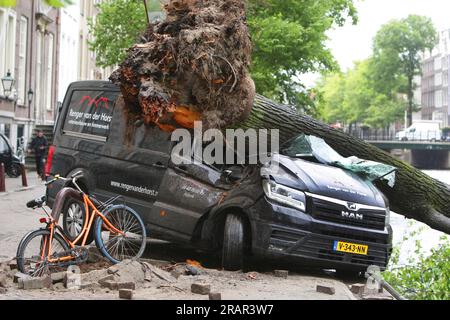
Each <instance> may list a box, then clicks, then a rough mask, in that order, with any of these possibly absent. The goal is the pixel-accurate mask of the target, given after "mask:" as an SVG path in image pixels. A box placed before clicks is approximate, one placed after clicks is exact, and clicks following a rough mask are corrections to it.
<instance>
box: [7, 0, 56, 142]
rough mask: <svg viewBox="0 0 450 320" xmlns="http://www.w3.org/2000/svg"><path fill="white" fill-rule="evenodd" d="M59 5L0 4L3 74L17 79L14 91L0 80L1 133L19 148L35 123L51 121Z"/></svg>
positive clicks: (36, 1) (28, 0)
mask: <svg viewBox="0 0 450 320" xmlns="http://www.w3.org/2000/svg"><path fill="white" fill-rule="evenodd" d="M59 32H60V29H59V10H58V9H55V8H51V7H48V6H47V5H45V4H44V3H43V2H42V1H40V0H18V1H17V6H16V7H13V8H0V43H1V44H2V45H1V46H0V78H3V77H5V76H6V75H7V73H8V72H9V73H10V74H11V76H12V78H13V79H14V81H15V82H14V85H13V88H12V91H11V92H10V94H8V95H6V93H5V92H4V90H3V86H1V85H0V132H2V133H4V134H5V135H6V136H7V137H8V138H9V139H10V141H11V144H12V145H13V147H14V148H16V147H17V145H18V140H19V139H20V138H21V137H24V138H25V139H28V138H29V137H31V136H32V130H33V128H34V127H35V126H36V125H45V124H52V123H53V122H54V110H55V105H56V101H57V92H58V79H57V76H56V75H57V74H58V59H59V49H58V48H59V38H60V34H59Z"/></svg>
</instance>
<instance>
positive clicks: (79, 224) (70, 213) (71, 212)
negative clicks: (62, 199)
mask: <svg viewBox="0 0 450 320" xmlns="http://www.w3.org/2000/svg"><path fill="white" fill-rule="evenodd" d="M85 219H86V213H85V208H84V203H83V202H81V201H78V200H75V199H68V200H67V201H66V203H65V204H64V208H63V229H64V232H65V233H66V236H68V238H69V239H70V241H74V240H75V239H76V238H77V237H78V235H79V234H80V232H81V230H82V229H83V225H84V220H85ZM92 241H94V232H93V228H91V231H90V232H89V235H88V237H87V241H86V245H88V244H90V243H92Z"/></svg>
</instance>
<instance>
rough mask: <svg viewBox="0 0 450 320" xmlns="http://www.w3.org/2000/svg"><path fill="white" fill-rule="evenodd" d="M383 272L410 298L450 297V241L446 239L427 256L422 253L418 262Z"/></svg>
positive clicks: (386, 278) (434, 298) (443, 298)
mask: <svg viewBox="0 0 450 320" xmlns="http://www.w3.org/2000/svg"><path fill="white" fill-rule="evenodd" d="M419 246H420V245H419ZM396 249H398V248H396ZM398 252H399V250H397V251H396V252H395V253H394V260H395V259H396V256H395V255H397V254H398ZM397 257H398V256H397ZM383 276H384V279H385V280H386V281H387V282H388V283H389V284H391V285H392V286H393V287H394V288H395V289H396V290H397V291H398V292H399V293H401V294H402V295H403V296H405V297H406V298H408V299H412V300H449V299H450V242H449V241H448V240H445V241H443V242H442V243H441V244H440V245H439V246H438V247H437V248H435V249H433V250H432V252H431V255H429V256H427V257H424V256H423V255H420V256H419V258H418V260H417V262H416V263H414V265H412V266H403V267H399V268H393V269H391V270H388V271H385V272H384V273H383Z"/></svg>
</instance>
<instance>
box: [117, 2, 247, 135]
mask: <svg viewBox="0 0 450 320" xmlns="http://www.w3.org/2000/svg"><path fill="white" fill-rule="evenodd" d="M165 10H166V12H167V18H166V20H165V21H164V22H162V23H159V24H152V25H149V27H148V30H147V31H146V33H145V34H144V35H143V37H142V38H143V42H142V43H139V44H136V45H135V46H133V47H132V48H131V49H130V50H129V54H128V57H127V59H126V60H125V61H124V62H123V63H122V64H121V66H120V68H119V69H118V70H117V71H116V72H114V73H113V75H112V76H111V80H112V81H113V82H115V83H117V84H120V86H121V89H122V93H123V96H124V98H125V101H126V104H127V106H128V108H129V111H131V112H133V113H134V114H139V115H140V116H142V118H143V120H144V121H145V123H146V124H150V123H154V124H157V125H160V126H161V127H164V128H167V126H170V121H172V120H173V119H172V117H168V116H167V115H168V114H171V113H172V112H173V111H174V110H175V109H176V108H177V107H178V106H185V108H187V109H188V110H191V111H192V113H193V114H197V115H198V117H199V118H200V119H201V120H202V121H203V125H204V127H205V128H226V127H227V126H230V125H233V124H235V123H237V122H240V121H242V120H245V119H246V118H247V116H248V114H249V113H250V111H251V108H252V106H253V100H254V97H255V86H254V83H253V80H252V79H251V77H250V74H249V71H248V68H249V65H250V61H251V51H252V44H251V40H250V36H249V32H248V28H247V25H246V21H245V1H244V0H202V1H199V0H173V1H170V2H169V3H168V4H167V5H166V6H165ZM191 118H192V117H191ZM194 118H195V117H194ZM183 119H184V118H183ZM200 119H198V120H200ZM190 120H192V119H190ZM181 125H182V126H184V127H191V126H192V123H191V122H185V123H181Z"/></svg>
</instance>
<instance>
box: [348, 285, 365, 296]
mask: <svg viewBox="0 0 450 320" xmlns="http://www.w3.org/2000/svg"><path fill="white" fill-rule="evenodd" d="M364 287H365V284H363V283H356V284H352V285H351V286H350V291H351V292H352V293H354V294H356V295H358V296H361V295H362V294H363V293H364Z"/></svg>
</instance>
